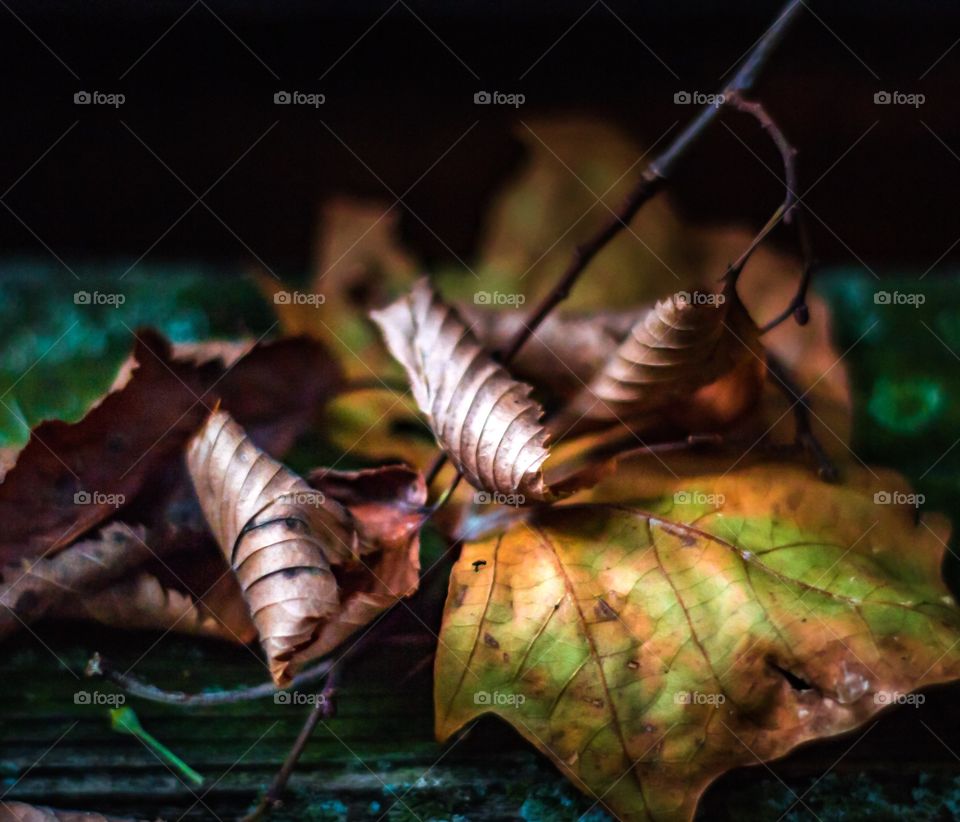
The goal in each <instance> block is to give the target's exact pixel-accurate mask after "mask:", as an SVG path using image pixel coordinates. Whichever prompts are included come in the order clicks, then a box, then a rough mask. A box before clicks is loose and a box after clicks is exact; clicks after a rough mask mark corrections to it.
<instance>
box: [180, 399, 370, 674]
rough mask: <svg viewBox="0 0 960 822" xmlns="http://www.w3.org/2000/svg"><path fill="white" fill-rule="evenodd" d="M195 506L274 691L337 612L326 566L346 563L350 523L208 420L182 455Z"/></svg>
mask: <svg viewBox="0 0 960 822" xmlns="http://www.w3.org/2000/svg"><path fill="white" fill-rule="evenodd" d="M187 466H188V469H189V471H190V476H191V477H192V479H193V484H194V487H195V488H196V492H197V496H198V498H199V500H200V505H201V507H202V509H203V512H204V515H205V516H206V519H207V522H208V524H209V525H210V528H211V530H212V531H213V534H214V537H215V538H216V540H217V543H218V544H219V545H220V548H221V550H222V551H223V553H224V556H225V557H226V559H227V561H228V562H229V563H230V566H231V567H232V568H233V571H234V573H235V574H236V576H237V580H238V581H239V583H240V587H241V588H242V589H243V594H244V597H245V599H246V601H247V605H248V606H249V609H250V613H251V616H252V617H253V621H254V623H255V624H256V626H257V630H258V632H259V634H260V643H261V645H262V646H263V649H264V653H265V654H266V657H267V661H268V664H269V666H270V673H271V675H272V676H273V678H274V681H275V682H276V683H277V684H278V685H283V684H285V683H286V682H288V681H289V680H290V678H291V676H292V671H291V667H292V665H291V660H292V659H293V657H295V656H296V655H297V654H298V653H299V652H301V651H303V650H304V649H305V648H307V647H309V646H310V645H311V644H312V643H313V642H314V641H315V639H316V637H317V633H318V630H319V626H320V624H321V623H322V622H323V621H324V620H327V619H330V618H333V617H334V616H335V615H336V613H337V611H338V609H339V607H340V602H339V597H338V593H337V581H336V579H335V578H334V575H333V572H332V571H331V569H330V566H331V563H342V562H344V561H346V560H347V559H350V558H353V557H356V555H357V553H358V545H357V537H356V533H355V530H354V526H353V522H352V517H351V516H350V514H349V512H348V511H346V510H345V509H344V508H343V507H342V506H341V505H339V504H338V503H336V502H334V501H333V500H328V499H327V498H326V497H325V495H324V494H322V493H321V492H318V491H316V490H314V489H313V488H311V487H310V486H309V485H308V484H307V483H306V481H305V480H303V479H302V478H301V477H298V476H297V475H296V474H294V473H293V472H291V471H289V470H288V469H287V468H285V467H284V466H282V465H281V464H280V463H278V462H277V461H276V460H274V459H272V458H271V457H269V456H267V454H266V453H264V452H263V451H261V450H260V449H259V448H257V447H256V446H255V445H254V444H253V443H252V442H251V441H250V439H249V437H248V436H247V435H246V433H245V432H244V430H243V429H242V428H241V427H240V426H239V425H237V423H235V422H234V421H233V420H232V419H231V417H230V415H229V414H227V413H226V412H223V411H217V412H214V413H213V414H211V415H210V417H209V418H208V420H207V422H206V423H205V424H204V426H203V428H202V429H201V430H200V431H199V432H198V433H197V434H196V436H195V437H194V438H193V439H192V440H191V441H190V443H189V445H188V446H187Z"/></svg>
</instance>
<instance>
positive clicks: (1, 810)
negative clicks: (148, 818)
mask: <svg viewBox="0 0 960 822" xmlns="http://www.w3.org/2000/svg"><path fill="white" fill-rule="evenodd" d="M0 819H2V820H3V822H133V820H132V819H129V818H126V817H124V818H121V817H119V816H104V815H103V814H102V813H97V812H96V811H62V810H59V809H58V808H47V807H44V806H41V805H28V804H27V803H26V802H14V801H12V800H11V801H5V802H4V803H3V805H2V806H0Z"/></svg>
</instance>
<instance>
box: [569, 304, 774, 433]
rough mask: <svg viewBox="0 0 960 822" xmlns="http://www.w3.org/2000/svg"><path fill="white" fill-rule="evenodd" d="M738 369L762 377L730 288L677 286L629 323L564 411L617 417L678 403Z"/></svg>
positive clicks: (755, 340) (747, 322) (744, 316)
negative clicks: (681, 288)
mask: <svg viewBox="0 0 960 822" xmlns="http://www.w3.org/2000/svg"><path fill="white" fill-rule="evenodd" d="M744 364H746V366H744ZM738 370H739V371H740V372H741V375H742V376H743V377H744V378H750V377H752V381H753V383H754V386H755V387H756V388H757V389H758V387H759V385H760V383H761V382H762V379H763V348H762V346H761V344H760V341H759V330H758V329H757V327H756V325H754V323H753V321H752V320H751V319H750V315H749V314H748V313H747V311H746V309H745V308H744V307H743V304H742V303H741V302H740V300H739V299H738V298H737V295H736V291H735V289H734V288H732V287H729V288H725V289H724V290H723V291H722V292H721V293H718V294H715V293H711V292H704V291H690V292H678V293H676V294H672V295H670V296H669V297H667V298H666V299H663V300H659V301H658V302H657V303H656V304H655V305H654V306H653V307H652V308H650V309H649V310H648V311H647V312H645V313H644V314H643V315H642V316H641V318H640V319H639V320H638V321H637V322H636V323H635V324H634V325H633V327H632V328H631V329H630V332H629V333H628V334H627V337H626V339H625V340H624V341H623V342H622V343H621V344H620V346H619V347H618V348H617V349H616V351H614V352H613V354H612V355H611V356H610V358H609V360H608V361H607V363H606V365H605V366H604V367H603V369H602V370H601V371H600V372H599V373H598V374H597V375H596V376H595V377H594V378H593V379H592V380H591V381H590V383H589V385H588V386H587V388H586V389H585V390H584V391H583V392H581V394H580V396H579V397H578V398H577V399H576V400H575V401H574V403H573V404H572V409H571V416H572V417H573V418H574V419H578V418H580V417H583V418H585V419H588V420H623V419H629V418H631V417H636V416H638V415H643V414H649V413H651V412H655V411H660V410H663V409H665V408H668V407H670V406H674V405H683V404H685V403H689V402H690V400H691V398H692V397H693V396H694V394H695V392H697V391H698V390H700V389H701V388H704V387H705V386H708V385H710V384H712V383H715V382H716V381H717V380H719V379H721V378H723V377H725V376H727V375H728V374H731V373H734V372H735V371H738ZM739 387H740V388H743V386H739ZM738 393H742V394H743V395H749V394H750V393H751V392H750V391H741V392H738ZM754 393H756V392H754Z"/></svg>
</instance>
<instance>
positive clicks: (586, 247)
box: [499, 0, 803, 364]
mask: <svg viewBox="0 0 960 822" xmlns="http://www.w3.org/2000/svg"><path fill="white" fill-rule="evenodd" d="M802 8H803V0H790V2H789V3H787V5H786V6H785V7H784V9H783V11H782V12H781V13H780V16H779V17H778V18H777V20H776V21H775V22H774V24H773V25H772V26H770V28H769V29H768V30H767V32H766V33H765V34H764V35H763V37H761V38H760V39H759V40H758V41H757V44H756V46H755V47H754V48H753V50H752V51H751V52H750V54H748V55H747V57H746V59H745V60H744V61H743V63H741V65H740V68H739V69H738V70H737V72H736V74H734V76H733V79H732V80H731V81H730V82H729V83H728V84H727V85H726V86H725V87H724V88H723V89H722V90H721V94H722V99H724V100H726V99H727V98H728V97H736V96H737V95H740V94H742V93H744V92H747V91H749V90H750V89H751V88H752V87H753V85H754V83H755V82H756V79H757V76H758V75H759V73H760V70H761V69H762V68H763V66H764V64H765V63H766V61H767V59H768V58H769V56H770V54H771V53H772V52H773V50H774V48H775V47H776V46H777V45H778V44H779V42H780V40H781V39H782V38H783V35H784V34H785V33H786V31H787V29H788V27H789V26H790V24H791V23H792V22H793V21H794V20H795V19H796V18H797V16H798V13H799V12H800V10H801V9H802ZM720 109H721V106H717V105H714V104H712V103H711V104H707V105H705V106H704V107H703V108H702V109H701V110H700V113H699V114H698V115H697V116H696V117H695V118H694V119H693V120H692V121H691V122H690V123H689V124H688V125H687V127H686V128H685V129H684V130H683V131H682V132H681V133H680V135H679V136H678V137H676V138H675V139H674V140H673V142H672V143H671V144H670V145H669V146H668V147H667V148H666V149H665V150H664V151H663V152H662V153H661V154H660V155H658V156H657V157H656V158H655V159H654V160H653V161H652V162H651V163H650V164H649V165H648V166H647V168H646V169H645V170H644V172H643V174H642V175H641V177H640V180H639V181H638V182H637V184H636V186H635V187H634V189H633V190H632V191H631V192H630V193H629V195H628V196H627V198H626V200H625V201H624V203H623V204H622V205H621V207H620V210H619V211H617V212H615V213H614V215H613V216H612V217H611V219H610V220H608V221H607V222H606V223H605V224H604V225H603V226H602V227H601V229H600V231H599V232H597V234H596V235H595V236H594V237H593V238H592V239H591V240H588V241H587V242H586V243H584V244H582V245H579V246H577V248H576V249H575V250H574V253H573V259H572V260H571V261H570V263H569V265H568V266H567V268H566V270H565V271H564V272H563V274H562V275H561V277H560V279H559V280H558V281H557V283H556V285H554V287H553V288H552V289H551V290H550V292H549V293H548V294H547V295H546V296H545V297H544V298H543V300H541V302H540V303H539V304H538V305H537V306H536V307H535V308H534V309H533V311H532V312H531V313H530V317H529V318H528V319H527V321H526V322H525V323H524V324H523V325H522V326H521V327H520V329H519V330H518V331H517V333H516V334H515V335H514V337H513V339H512V340H510V342H509V343H508V344H507V345H506V346H505V347H504V348H503V350H502V351H501V352H500V357H499V360H500V362H502V363H504V364H507V363H509V362H510V361H511V360H512V359H513V358H514V357H515V356H516V355H517V353H518V352H519V351H520V349H521V348H523V346H524V344H525V343H526V342H527V341H528V340H529V339H530V337H532V336H533V334H534V332H535V331H536V330H537V329H538V328H539V327H540V325H541V323H543V321H544V320H545V319H546V318H547V316H548V315H549V314H550V312H551V311H553V309H554V308H556V307H557V305H559V304H560V303H561V302H563V301H564V300H565V299H566V298H567V296H569V294H570V291H571V290H572V289H573V286H574V285H575V284H576V282H577V280H578V279H579V277H580V275H581V274H582V273H583V271H584V269H586V267H587V266H588V265H589V264H590V262H591V261H592V260H593V258H594V257H595V256H596V255H597V254H598V253H599V252H600V250H601V249H603V248H604V246H606V245H607V243H609V242H610V241H611V240H612V239H613V238H614V237H615V236H616V235H617V234H619V233H620V231H622V230H623V229H624V228H626V227H627V225H628V223H629V222H630V221H631V220H632V219H633V218H634V216H636V214H637V212H638V211H639V210H640V208H641V207H642V206H643V205H644V203H646V202H647V201H648V200H650V198H651V197H653V196H654V195H655V194H656V193H657V192H658V191H660V189H661V188H662V186H663V184H664V182H665V181H666V180H667V179H668V178H669V177H670V176H671V175H672V174H673V172H674V170H675V166H676V165H677V163H678V161H679V160H680V159H681V158H682V157H683V156H684V155H685V154H686V153H687V152H688V151H689V150H690V148H691V147H692V146H693V145H694V144H695V143H696V142H697V141H698V140H699V138H700V137H701V136H702V135H703V133H704V132H705V131H706V129H707V126H709V125H710V124H711V123H712V122H713V121H714V120H715V119H716V118H717V115H718V113H719V112H720Z"/></svg>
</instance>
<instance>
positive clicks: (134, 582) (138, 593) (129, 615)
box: [51, 574, 256, 645]
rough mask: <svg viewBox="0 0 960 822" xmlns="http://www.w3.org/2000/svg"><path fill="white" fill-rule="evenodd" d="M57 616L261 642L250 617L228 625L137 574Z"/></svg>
mask: <svg viewBox="0 0 960 822" xmlns="http://www.w3.org/2000/svg"><path fill="white" fill-rule="evenodd" d="M51 616H54V617H58V618H61V619H79V620H92V621H94V622H100V623H102V624H104V625H109V626H110V627H113V628H123V629H125V630H157V631H168V630H173V631H178V632H180V633H184V634H190V635H193V636H205V637H211V638H214V639H223V640H226V641H228V642H238V643H240V644H244V645H245V644H246V643H248V642H251V641H252V640H253V639H254V638H255V637H256V629H255V628H254V627H253V625H252V624H251V623H250V620H249V617H248V616H247V615H246V614H237V618H236V619H235V620H234V622H233V624H230V623H228V622H225V621H224V620H223V618H218V617H217V616H215V615H214V613H213V612H212V611H211V610H210V609H209V608H208V607H206V606H205V604H204V603H200V602H197V601H196V600H195V599H194V598H193V597H192V596H190V595H189V594H185V593H183V592H182V591H178V590H177V589H175V588H169V587H165V586H164V585H163V584H161V582H160V580H158V579H157V578H156V577H155V576H153V575H152V574H137V575H136V576H134V577H131V578H130V579H125V580H122V581H120V582H117V583H114V584H113V585H111V586H109V587H107V588H104V589H103V590H101V591H97V592H96V593H93V594H88V595H85V596H69V597H67V598H65V599H62V600H60V601H59V602H58V603H57V604H56V606H55V607H54V608H53V609H52V611H51Z"/></svg>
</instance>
